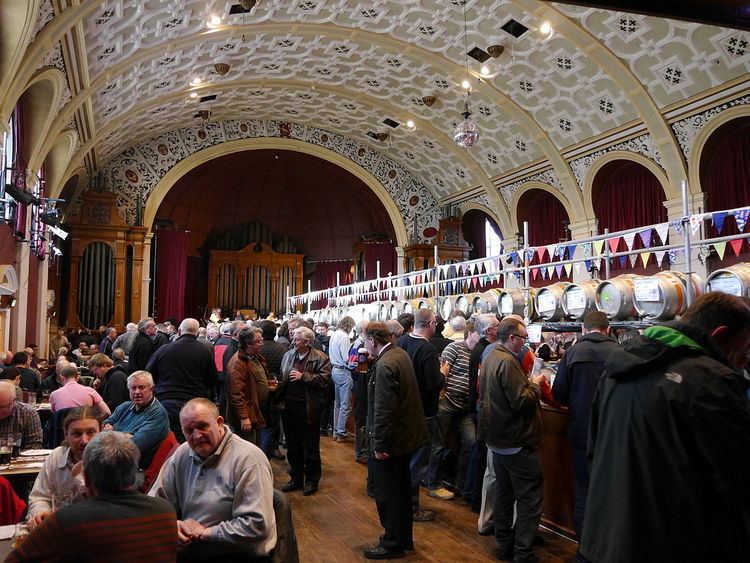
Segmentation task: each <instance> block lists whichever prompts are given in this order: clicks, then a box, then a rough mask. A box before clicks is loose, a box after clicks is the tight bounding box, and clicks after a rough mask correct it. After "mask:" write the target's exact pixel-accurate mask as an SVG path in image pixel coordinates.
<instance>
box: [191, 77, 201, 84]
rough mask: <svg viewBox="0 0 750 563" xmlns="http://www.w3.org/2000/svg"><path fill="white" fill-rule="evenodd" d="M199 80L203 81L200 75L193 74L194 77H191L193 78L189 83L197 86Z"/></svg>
mask: <svg viewBox="0 0 750 563" xmlns="http://www.w3.org/2000/svg"><path fill="white" fill-rule="evenodd" d="M201 82H203V81H202V80H201V77H200V76H195V77H194V78H193V79H192V80H191V81H190V85H191V86H197V85H198V84H200V83H201Z"/></svg>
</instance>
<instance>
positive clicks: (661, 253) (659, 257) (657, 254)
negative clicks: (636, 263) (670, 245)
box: [654, 250, 666, 266]
mask: <svg viewBox="0 0 750 563" xmlns="http://www.w3.org/2000/svg"><path fill="white" fill-rule="evenodd" d="M665 254H666V252H665V251H663V250H660V251H659V252H655V253H654V256H655V257H656V265H657V266H661V263H662V261H663V260H664V255H665Z"/></svg>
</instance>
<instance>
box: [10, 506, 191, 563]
mask: <svg viewBox="0 0 750 563" xmlns="http://www.w3.org/2000/svg"><path fill="white" fill-rule="evenodd" d="M176 559H177V517H176V515H175V510H174V507H173V506H172V505H171V504H170V503H169V502H168V501H166V500H164V499H160V498H151V497H148V496H146V495H144V494H141V493H138V492H135V491H123V492H120V493H110V494H107V495H100V496H98V497H95V498H92V499H89V500H86V501H84V502H79V503H76V504H72V505H70V506H64V507H63V508H61V509H60V510H58V511H57V512H55V513H54V514H52V515H51V516H49V517H48V518H46V519H45V520H44V522H42V524H41V525H40V526H39V527H38V528H36V529H35V530H34V531H33V532H31V534H29V537H28V538H27V539H26V541H25V542H23V545H22V546H21V547H19V548H18V549H17V550H16V551H13V552H12V553H11V554H10V555H9V556H8V558H7V559H6V561H10V562H15V561H76V562H80V563H86V562H88V561H91V562H92V563H93V562H95V561H105V560H106V561H107V562H108V563H117V562H129V561H133V562H134V563H135V562H137V563H141V562H142V561H151V562H161V561H175V560H176Z"/></svg>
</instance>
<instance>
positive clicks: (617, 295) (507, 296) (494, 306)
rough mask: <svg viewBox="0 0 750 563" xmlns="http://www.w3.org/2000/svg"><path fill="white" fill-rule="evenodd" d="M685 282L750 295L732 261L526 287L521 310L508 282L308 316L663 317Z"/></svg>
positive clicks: (746, 272)
mask: <svg viewBox="0 0 750 563" xmlns="http://www.w3.org/2000/svg"><path fill="white" fill-rule="evenodd" d="M688 283H691V285H692V291H693V295H694V296H698V295H700V294H701V293H703V292H704V291H721V292H723V293H730V294H732V295H737V296H741V297H750V264H748V263H742V264H736V265H734V266H730V267H728V268H725V269H722V270H717V271H715V272H714V273H713V274H711V275H710V276H709V277H708V279H707V280H706V282H705V284H704V283H703V280H702V279H701V278H700V276H698V275H696V274H692V275H691V277H690V281H688V276H686V275H685V274H683V273H681V272H674V271H663V272H659V273H657V274H655V275H653V276H638V275H635V274H623V275H620V276H617V277H615V278H612V279H609V280H604V281H600V280H586V281H582V282H577V283H569V282H558V283H554V284H552V285H548V286H546V287H543V288H538V289H537V288H531V289H529V302H528V307H529V310H528V311H526V310H525V308H526V307H527V305H526V295H525V290H523V289H521V288H509V289H491V290H489V291H486V292H482V293H469V294H464V295H454V296H447V297H440V298H438V299H437V300H436V299H433V298H425V299H411V300H404V301H388V302H381V303H369V304H363V305H356V306H352V307H343V308H341V307H339V308H333V307H332V308H329V309H323V310H321V311H315V312H313V318H314V319H315V320H324V321H326V322H328V323H329V324H336V323H337V322H338V321H339V320H340V319H341V318H342V317H343V316H344V315H349V316H351V317H352V318H354V320H355V321H359V320H361V319H368V320H380V321H384V320H387V319H396V318H397V317H398V316H399V315H400V314H402V313H411V312H413V311H414V309H420V308H425V307H426V308H430V309H432V310H434V311H436V312H437V313H439V314H440V315H441V316H442V317H443V318H445V319H447V318H449V317H450V316H451V315H452V314H453V312H454V311H455V310H457V309H458V310H461V311H463V312H464V313H465V314H466V316H470V315H472V314H474V313H495V314H498V313H499V314H500V315H501V316H505V315H509V314H516V315H520V316H522V317H526V316H528V317H529V318H530V319H531V320H541V321H547V322H554V321H581V320H583V318H584V317H585V316H586V315H587V314H588V313H589V312H591V311H602V312H603V313H605V314H606V315H607V316H608V317H609V318H610V319H612V320H633V319H648V320H653V321H667V320H670V319H673V318H674V317H676V316H679V315H682V313H684V312H685V309H687V293H688Z"/></svg>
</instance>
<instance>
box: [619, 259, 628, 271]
mask: <svg viewBox="0 0 750 563" xmlns="http://www.w3.org/2000/svg"><path fill="white" fill-rule="evenodd" d="M619 258H620V268H624V267H625V263H626V262H627V261H628V257H627V256H620V257H619Z"/></svg>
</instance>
